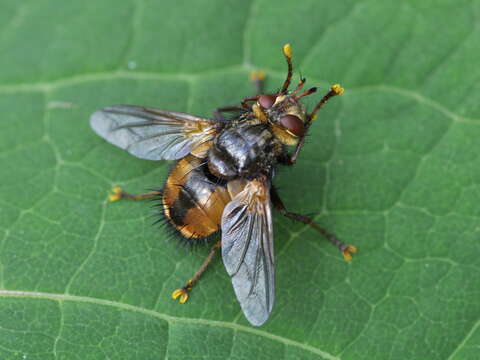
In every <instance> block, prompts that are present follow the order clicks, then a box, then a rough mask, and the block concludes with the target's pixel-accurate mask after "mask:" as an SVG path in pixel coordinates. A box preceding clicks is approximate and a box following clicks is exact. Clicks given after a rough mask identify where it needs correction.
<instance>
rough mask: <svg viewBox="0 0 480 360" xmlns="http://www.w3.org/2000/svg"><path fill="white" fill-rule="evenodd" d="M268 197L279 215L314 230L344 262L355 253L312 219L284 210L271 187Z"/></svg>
mask: <svg viewBox="0 0 480 360" xmlns="http://www.w3.org/2000/svg"><path fill="white" fill-rule="evenodd" d="M270 196H271V199H272V203H273V206H275V208H276V209H277V210H278V211H280V213H281V214H282V215H283V216H286V217H288V218H289V219H292V220H296V221H300V222H302V223H304V224H306V225H309V226H311V227H312V228H314V229H315V230H317V231H318V232H319V233H321V234H322V235H323V236H324V237H325V238H326V239H327V240H328V241H330V242H331V243H332V245H333V246H335V247H336V248H338V250H340V251H341V253H342V254H343V258H344V259H345V260H346V261H350V260H352V254H354V253H356V252H357V248H356V247H355V246H353V245H347V244H345V243H343V242H342V241H340V240H339V239H337V237H336V236H335V235H333V234H331V233H329V232H328V231H327V230H325V229H324V228H322V227H321V226H320V225H318V224H317V223H316V222H314V221H313V220H312V219H310V218H309V217H308V216H304V215H300V214H295V213H291V212H289V211H287V209H286V208H285V205H283V202H282V199H280V196H279V195H278V193H277V191H276V190H275V188H274V187H273V186H272V188H271V190H270Z"/></svg>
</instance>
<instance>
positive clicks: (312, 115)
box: [280, 84, 345, 165]
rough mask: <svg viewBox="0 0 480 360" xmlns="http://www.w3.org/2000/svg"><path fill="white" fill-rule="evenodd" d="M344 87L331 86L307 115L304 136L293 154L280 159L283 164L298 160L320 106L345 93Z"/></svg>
mask: <svg viewBox="0 0 480 360" xmlns="http://www.w3.org/2000/svg"><path fill="white" fill-rule="evenodd" d="M344 91H345V90H344V89H343V88H342V87H341V86H340V85H338V84H335V85H333V86H332V87H331V88H330V91H329V92H328V93H326V94H325V95H324V96H323V98H322V99H321V100H320V102H319V103H318V104H317V105H316V106H315V108H314V109H313V111H312V112H311V113H310V114H308V115H307V120H306V122H305V131H304V133H303V136H302V137H301V138H300V140H299V141H298V143H297V146H296V147H295V150H294V152H293V154H292V155H290V154H289V155H287V156H286V157H285V158H282V159H280V161H281V162H282V163H283V164H286V165H293V164H295V162H296V161H297V157H298V154H300V150H302V148H303V145H304V144H305V137H306V135H307V132H308V129H309V128H310V126H311V125H312V122H313V121H314V120H315V119H316V118H317V111H318V110H320V108H321V107H322V106H323V105H324V104H325V103H326V102H327V101H328V100H329V99H330V98H332V97H334V96H336V95H342V94H343V93H344Z"/></svg>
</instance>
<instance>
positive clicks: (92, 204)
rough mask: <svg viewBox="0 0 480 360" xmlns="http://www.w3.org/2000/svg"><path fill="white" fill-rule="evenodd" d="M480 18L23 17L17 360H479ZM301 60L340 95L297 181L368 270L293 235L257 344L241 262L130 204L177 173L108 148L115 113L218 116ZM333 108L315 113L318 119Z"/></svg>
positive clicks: (3, 101)
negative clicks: (176, 295) (144, 108)
mask: <svg viewBox="0 0 480 360" xmlns="http://www.w3.org/2000/svg"><path fill="white" fill-rule="evenodd" d="M479 14H480V4H479V3H478V2H476V1H473V0H457V1H450V0H442V1H438V0H436V1H433V0H428V1H427V0H426V1H422V2H413V1H393V0H388V1H376V0H365V1H354V0H349V1H341V2H340V1H338V2H332V1H326V0H325V1H324V0H322V1H318V0H305V1H302V2H300V3H298V2H291V1H286V0H285V1H275V2H272V1H268V0H251V1H234V0H228V1H225V0H214V1H196V2H192V1H175V2H171V1H153V0H143V1H142V0H135V1H133V0H132V1H113V0H108V1H102V2H99V3H95V4H93V3H92V2H64V1H51V0H38V1H35V2H31V1H29V2H19V1H14V0H3V1H2V3H1V5H0V29H1V32H0V53H1V54H2V56H1V57H0V68H1V69H2V71H1V72H0V109H1V110H2V119H1V120H0V169H1V175H2V176H1V179H2V181H1V182H0V319H2V320H1V323H0V358H2V359H42V360H43V359H107V358H110V359H121V358H122V359H160V358H167V357H168V359H200V358H201V359H213V358H218V359H227V358H231V359H252V358H255V359H261V358H265V359H272V358H278V359H329V360H331V359H356V360H358V359H451V360H459V359H462V360H463V359H476V358H477V357H478V351H479V347H480V282H479V281H478V279H479V278H480V260H479V256H478V254H479V251H480V227H479V218H480V206H479V205H478V204H479V203H480V155H479V154H480V142H479V138H480V105H479V104H480V96H479V91H480V85H479V84H480V82H479V81H478V79H479V78H480V67H479V66H478V58H479V55H480V51H479V49H480V48H479V46H478V44H479V43H480V30H479V27H478V26H477V25H476V23H477V22H478V20H477V19H478V18H479ZM287 42H290V43H291V44H292V46H293V50H294V64H295V66H296V69H297V71H299V70H301V73H302V75H304V76H306V77H307V79H308V84H309V85H310V86H318V87H319V88H320V89H321V90H322V91H326V90H327V89H328V86H330V85H331V84H333V83H337V82H338V83H341V84H342V85H343V86H344V87H345V88H346V92H345V94H344V95H343V96H342V97H339V98H335V99H334V100H332V101H330V102H329V104H328V106H326V107H325V108H324V109H322V111H321V113H320V114H319V117H318V120H317V122H316V123H315V124H314V126H313V127H312V129H311V130H312V131H311V136H310V137H309V138H308V143H307V146H306V147H305V148H304V151H303V152H302V154H301V157H300V161H299V163H298V164H297V165H296V166H294V167H293V168H288V169H283V170H282V171H280V174H279V175H278V176H277V178H276V179H275V183H276V184H277V185H278V187H279V188H280V193H281V195H282V196H283V199H284V202H285V204H286V205H287V207H288V208H289V210H290V211H294V212H300V213H305V214H312V215H313V216H314V218H315V219H316V221H318V222H319V223H320V224H321V225H322V226H325V227H326V228H327V229H329V230H330V231H332V232H335V233H336V234H337V235H338V236H339V237H340V238H341V239H342V240H344V241H345V242H347V243H352V244H355V245H356V246H357V247H358V248H359V253H358V254H357V256H356V257H355V258H354V260H353V261H352V262H351V263H349V264H347V263H345V262H344V261H343V260H342V258H341V255H340V254H339V253H338V251H336V250H335V249H334V248H333V247H331V246H330V245H329V244H328V243H327V242H326V241H324V240H323V239H322V238H320V237H319V236H318V234H317V233H315V232H314V231H312V230H311V229H309V228H305V227H304V226H302V225H301V224H294V223H291V222H290V221H289V220H287V219H283V218H280V217H279V216H278V215H277V216H275V234H276V235H275V236H276V242H275V248H276V250H275V251H276V268H277V270H276V273H277V284H276V288H277V293H276V305H275V308H274V310H273V313H272V316H271V319H270V320H269V322H268V323H267V324H266V325H264V326H262V327H260V328H253V327H251V326H250V325H249V324H248V323H247V322H246V320H245V319H244V317H243V315H242V314H241V311H240V307H239V305H238V303H237V302H236V300H235V296H234V293H233V290H232V288H231V285H230V282H229V279H228V276H227V274H226V272H225V270H224V267H223V265H222V264H221V261H219V260H220V259H218V261H217V262H216V263H215V264H214V265H213V266H212V268H211V269H210V270H209V271H208V273H206V275H205V276H204V278H202V280H201V282H200V285H199V286H198V288H196V289H195V290H194V291H193V293H192V295H191V297H190V299H189V302H188V304H186V305H179V304H178V303H176V302H174V301H173V300H172V299H171V298H170V294H171V292H172V290H173V289H175V288H178V287H179V286H181V285H182V284H183V283H184V282H185V280H187V279H188V278H190V277H191V275H192V274H193V273H194V271H195V270H196V269H197V268H198V266H199V265H200V264H201V262H202V260H203V258H204V257H205V256H206V254H207V253H208V248H207V247H199V248H198V249H196V250H194V251H193V252H192V251H189V250H188V249H185V248H184V247H182V246H179V245H178V242H177V241H176V240H175V239H170V238H169V237H168V234H167V232H166V231H165V230H163V229H159V228H158V227H155V226H152V225H151V223H152V222H154V221H155V220H156V218H157V216H158V215H156V214H155V213H154V212H153V211H152V209H151V207H150V205H149V204H148V203H133V202H126V201H125V202H117V203H108V202H107V194H108V191H109V189H111V188H112V186H113V185H117V184H118V185H121V186H123V187H124V188H125V189H126V190H127V191H130V192H141V191H143V190H145V189H148V188H152V187H154V188H155V187H156V188H158V187H161V186H162V185H163V182H164V180H165V177H166V175H167V172H168V169H169V166H170V164H168V163H167V162H150V161H144V160H139V159H135V158H133V157H132V156H130V155H129V154H128V153H126V152H124V151H122V150H120V149H117V148H115V147H113V146H111V145H110V144H108V143H106V142H105V141H103V140H102V139H100V138H99V137H97V136H96V135H95V134H94V133H93V131H91V129H90V128H89V124H88V119H89V116H90V114H91V113H92V112H93V111H95V110H96V109H98V108H101V107H103V106H106V105H111V104H136V105H148V106H154V107H158V108H163V109H167V110H173V111H183V112H190V113H194V114H197V115H200V116H210V115H211V113H212V111H213V109H214V108H215V107H218V106H222V105H230V104H235V103H237V102H238V101H239V100H240V99H241V98H242V97H245V96H249V95H252V93H253V90H252V86H251V84H250V83H249V81H248V75H249V73H250V71H251V70H253V69H261V70H264V71H265V72H266V73H267V75H268V83H267V86H268V88H269V89H272V90H273V89H276V88H278V87H279V86H280V85H281V82H282V80H283V77H284V74H285V64H284V60H283V57H282V54H281V51H280V49H281V46H282V45H283V44H284V43H287ZM319 97H320V95H318V96H317V95H316V96H313V97H311V98H310V99H309V100H308V104H309V105H310V106H313V104H314V101H315V100H316V99H318V98H319Z"/></svg>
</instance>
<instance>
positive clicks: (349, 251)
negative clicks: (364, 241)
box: [342, 245, 357, 261]
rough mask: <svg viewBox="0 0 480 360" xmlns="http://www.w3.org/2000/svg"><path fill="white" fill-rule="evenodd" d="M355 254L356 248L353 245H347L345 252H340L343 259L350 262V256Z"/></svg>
mask: <svg viewBox="0 0 480 360" xmlns="http://www.w3.org/2000/svg"><path fill="white" fill-rule="evenodd" d="M356 252H357V248H356V247H355V246H353V245H347V247H346V248H345V250H343V251H342V254H343V258H344V259H345V261H350V260H352V254H355V253H356Z"/></svg>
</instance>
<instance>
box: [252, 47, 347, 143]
mask: <svg viewBox="0 0 480 360" xmlns="http://www.w3.org/2000/svg"><path fill="white" fill-rule="evenodd" d="M283 54H284V56H285V59H286V61H287V65H288V73H287V78H286V79H285V82H284V83H283V86H282V89H281V90H280V91H279V92H278V93H274V94H264V95H259V96H258V97H256V98H255V99H256V102H255V103H254V104H253V106H252V111H253V113H254V115H255V117H256V118H257V119H259V120H260V121H263V122H267V123H268V124H269V125H270V127H271V129H272V132H273V134H274V135H275V136H276V137H277V138H278V139H279V140H280V142H281V143H283V144H285V145H290V146H291V145H297V144H298V142H299V141H300V139H301V138H302V137H303V136H304V135H305V133H306V131H307V130H308V128H309V126H310V124H311V122H312V121H313V120H314V119H315V118H316V113H317V111H318V110H319V109H320V107H321V106H322V105H323V104H324V103H325V102H327V100H328V99H329V98H331V97H332V96H335V95H341V94H342V93H343V91H344V90H343V88H342V87H340V85H338V84H337V85H333V86H332V87H331V88H330V91H329V92H328V93H327V94H326V95H325V96H324V97H323V98H322V99H321V100H320V102H319V103H318V104H317V105H316V106H315V108H314V109H313V110H312V112H310V113H307V111H306V110H305V106H304V105H303V104H302V102H301V101H300V99H301V98H302V97H304V96H308V95H310V94H313V93H315V92H316V91H317V88H316V87H313V88H310V89H308V90H305V91H303V92H300V91H301V90H302V88H303V86H304V84H305V81H306V80H305V78H301V79H300V82H299V83H298V85H297V87H296V89H295V90H293V91H289V90H288V88H289V86H290V82H291V79H292V59H291V58H292V49H291V47H290V45H289V44H286V45H285V46H284V47H283Z"/></svg>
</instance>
